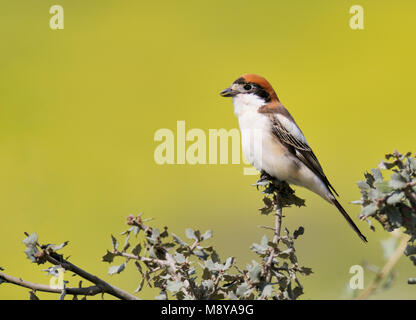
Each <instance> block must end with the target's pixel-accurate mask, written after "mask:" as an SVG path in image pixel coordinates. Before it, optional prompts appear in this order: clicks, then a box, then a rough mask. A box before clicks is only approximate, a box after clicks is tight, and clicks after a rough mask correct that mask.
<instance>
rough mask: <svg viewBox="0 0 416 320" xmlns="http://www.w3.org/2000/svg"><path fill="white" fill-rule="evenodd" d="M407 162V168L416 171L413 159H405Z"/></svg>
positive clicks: (415, 162)
mask: <svg viewBox="0 0 416 320" xmlns="http://www.w3.org/2000/svg"><path fill="white" fill-rule="evenodd" d="M407 161H409V167H410V169H411V170H413V171H416V159H415V158H413V157H409V158H407Z"/></svg>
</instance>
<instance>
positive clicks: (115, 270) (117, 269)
mask: <svg viewBox="0 0 416 320" xmlns="http://www.w3.org/2000/svg"><path fill="white" fill-rule="evenodd" d="M125 268H126V263H125V262H124V263H123V264H121V265H119V266H113V267H110V268H109V269H108V274H109V275H110V276H112V275H113V274H116V273H120V272H122V271H123V270H124V269H125Z"/></svg>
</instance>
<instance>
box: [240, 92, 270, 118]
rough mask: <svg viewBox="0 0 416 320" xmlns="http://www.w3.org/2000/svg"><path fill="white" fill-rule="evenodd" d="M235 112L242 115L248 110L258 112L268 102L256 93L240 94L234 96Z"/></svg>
mask: <svg viewBox="0 0 416 320" xmlns="http://www.w3.org/2000/svg"><path fill="white" fill-rule="evenodd" d="M233 104H234V113H235V114H236V115H237V116H238V117H240V116H241V115H243V114H244V113H246V112H257V110H258V109H259V108H260V107H262V106H264V105H265V104H266V102H265V101H264V100H263V99H262V98H260V97H259V96H258V95H256V94H254V93H246V94H238V95H236V96H234V97H233Z"/></svg>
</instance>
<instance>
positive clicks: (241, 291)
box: [235, 283, 249, 297]
mask: <svg viewBox="0 0 416 320" xmlns="http://www.w3.org/2000/svg"><path fill="white" fill-rule="evenodd" d="M248 289H249V286H248V284H247V283H242V284H240V285H239V286H238V287H237V290H236V291H235V294H236V295H237V297H241V296H244V295H245V294H246V292H247V291H248Z"/></svg>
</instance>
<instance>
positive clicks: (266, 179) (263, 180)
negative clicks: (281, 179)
mask: <svg viewBox="0 0 416 320" xmlns="http://www.w3.org/2000/svg"><path fill="white" fill-rule="evenodd" d="M273 180H274V178H273V177H272V176H271V175H269V174H268V173H267V172H265V171H262V172H261V174H260V179H259V180H257V181H256V183H255V184H254V186H256V187H257V190H258V189H259V186H261V187H265V186H267V184H269V183H270V182H271V181H273Z"/></svg>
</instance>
